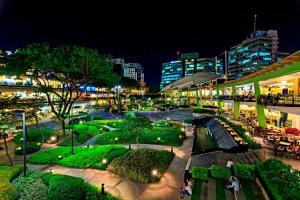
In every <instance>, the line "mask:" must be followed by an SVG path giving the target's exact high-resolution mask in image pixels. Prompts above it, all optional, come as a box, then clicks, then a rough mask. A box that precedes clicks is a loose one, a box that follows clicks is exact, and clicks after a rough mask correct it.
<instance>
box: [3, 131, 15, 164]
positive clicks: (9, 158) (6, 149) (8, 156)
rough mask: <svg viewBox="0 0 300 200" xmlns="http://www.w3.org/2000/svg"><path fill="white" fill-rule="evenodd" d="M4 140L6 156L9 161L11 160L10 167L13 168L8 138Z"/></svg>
mask: <svg viewBox="0 0 300 200" xmlns="http://www.w3.org/2000/svg"><path fill="white" fill-rule="evenodd" d="M3 140H4V146H5V151H6V156H7V158H8V160H9V164H10V166H13V160H12V158H11V157H10V155H9V153H8V148H7V143H6V138H5V137H4V138H3Z"/></svg>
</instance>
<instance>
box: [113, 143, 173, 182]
mask: <svg viewBox="0 0 300 200" xmlns="http://www.w3.org/2000/svg"><path fill="white" fill-rule="evenodd" d="M173 157H174V153H171V152H169V151H156V150H150V149H138V150H132V151H129V152H128V153H127V154H125V155H123V156H120V157H118V158H115V159H114V160H113V161H112V162H111V163H110V164H109V166H108V170H110V171H111V172H113V173H116V174H118V175H120V176H125V177H128V178H130V179H131V180H134V181H137V182H141V183H150V182H156V181H159V179H160V177H162V176H163V174H164V172H165V171H166V170H167V168H168V166H169V164H170V162H171V161H172V159H173ZM154 169H155V170H157V172H158V174H157V175H156V176H153V175H152V170H154Z"/></svg>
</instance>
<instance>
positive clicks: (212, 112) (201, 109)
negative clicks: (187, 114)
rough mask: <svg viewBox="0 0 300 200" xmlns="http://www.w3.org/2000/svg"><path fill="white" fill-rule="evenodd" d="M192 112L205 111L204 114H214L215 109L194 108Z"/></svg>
mask: <svg viewBox="0 0 300 200" xmlns="http://www.w3.org/2000/svg"><path fill="white" fill-rule="evenodd" d="M193 113H206V114H211V115H214V114H216V112H215V111H213V110H210V109H207V108H195V109H193Z"/></svg>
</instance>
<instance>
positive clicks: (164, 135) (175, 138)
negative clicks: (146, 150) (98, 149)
mask: <svg viewBox="0 0 300 200" xmlns="http://www.w3.org/2000/svg"><path fill="white" fill-rule="evenodd" d="M115 138H118V140H117V141H116V140H115ZM157 138H160V140H157ZM184 139H185V134H184V133H183V132H182V131H181V130H180V129H179V128H171V127H153V129H151V130H148V129H147V130H145V131H144V132H143V133H142V134H141V136H140V138H139V143H141V144H161V145H170V146H180V145H181V144H182V141H183V140H184ZM116 143H119V144H128V143H131V144H136V139H135V137H134V136H132V135H131V134H126V133H122V132H121V130H114V131H110V132H107V133H105V134H102V135H100V136H99V137H98V138H97V139H96V144H98V145H104V144H116Z"/></svg>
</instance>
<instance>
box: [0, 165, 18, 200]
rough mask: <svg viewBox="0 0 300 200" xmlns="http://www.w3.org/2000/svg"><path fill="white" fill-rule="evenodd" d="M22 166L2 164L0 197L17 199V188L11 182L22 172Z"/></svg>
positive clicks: (0, 166)
mask: <svg viewBox="0 0 300 200" xmlns="http://www.w3.org/2000/svg"><path fill="white" fill-rule="evenodd" d="M22 170H23V168H22V166H19V165H15V166H7V165H0V199H3V200H4V199H5V200H15V199H16V198H17V191H16V188H15V187H14V186H13V185H12V184H11V183H10V182H11V181H12V180H13V179H14V178H16V177H17V176H18V175H19V174H20V173H22Z"/></svg>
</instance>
